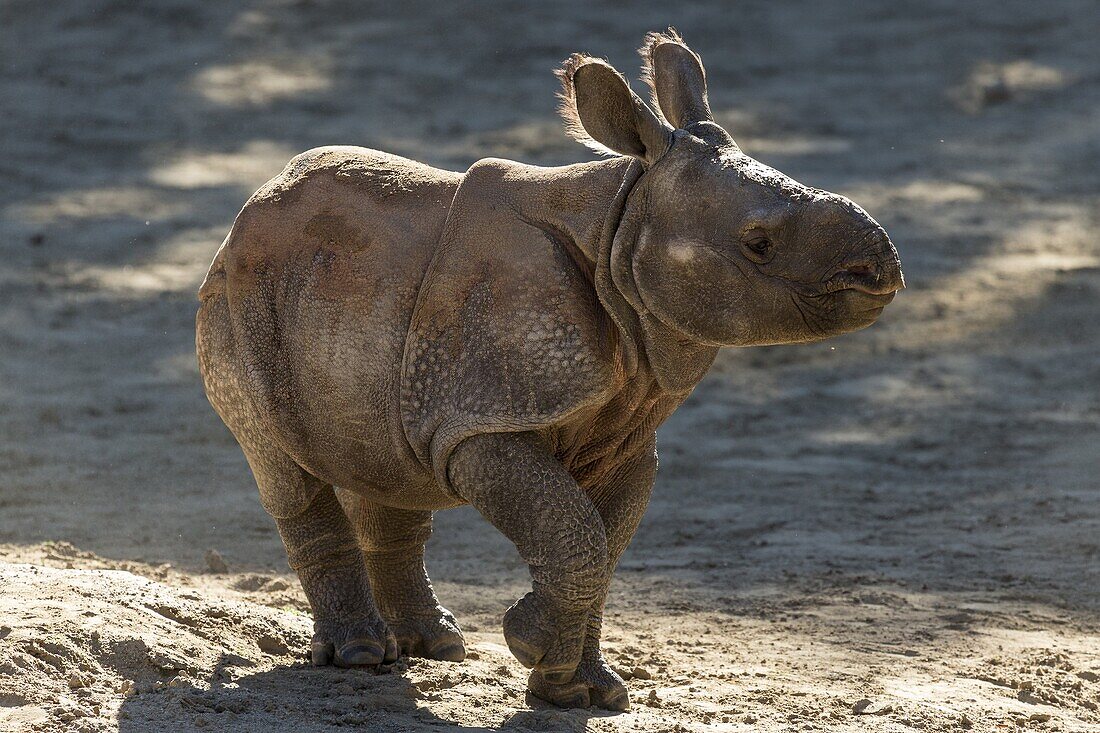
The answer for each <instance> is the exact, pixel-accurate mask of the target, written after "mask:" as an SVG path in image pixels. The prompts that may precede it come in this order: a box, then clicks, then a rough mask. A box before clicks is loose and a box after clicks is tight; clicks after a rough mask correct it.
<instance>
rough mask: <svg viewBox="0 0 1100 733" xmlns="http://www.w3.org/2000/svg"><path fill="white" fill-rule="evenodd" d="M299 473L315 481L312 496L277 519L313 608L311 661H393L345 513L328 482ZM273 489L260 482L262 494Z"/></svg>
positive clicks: (390, 639) (391, 641)
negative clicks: (294, 509) (300, 506)
mask: <svg viewBox="0 0 1100 733" xmlns="http://www.w3.org/2000/svg"><path fill="white" fill-rule="evenodd" d="M295 468H297V467H295ZM298 470H299V471H301V469H298ZM302 474H303V478H304V480H306V481H307V483H310V482H312V483H313V484H315V485H314V486H312V487H311V488H312V491H313V492H314V493H313V497H312V499H311V500H310V501H309V502H308V503H307V504H306V505H305V507H304V508H303V509H302V510H301V511H300V512H297V513H296V514H294V515H292V516H286V517H278V516H277V517H276V518H275V523H276V524H277V525H278V527H279V535H280V536H281V537H282V539H283V545H284V546H285V547H286V553H287V559H288V560H289V562H290V567H292V568H294V570H295V572H297V573H298V579H299V580H300V581H301V583H302V589H303V590H304V591H305V593H306V598H308V599H309V605H310V607H311V608H312V609H313V631H314V635H313V643H312V645H311V646H312V657H313V663H314V664H316V665H326V664H332V663H335V664H336V665H337V666H341V667H347V666H353V665H374V664H380V663H381V662H392V661H395V660H396V659H397V654H398V648H397V641H396V639H395V638H394V636H393V634H392V633H390V632H389V630H388V629H387V628H386V623H385V621H383V620H382V617H381V616H380V615H379V613H378V609H377V607H376V606H375V603H374V598H373V597H372V596H371V590H370V581H369V580H368V577H367V568H366V565H365V564H364V563H363V556H362V554H361V553H360V551H359V545H358V544H357V543H356V541H355V534H354V533H353V532H352V528H351V525H350V524H349V523H348V518H347V516H346V515H345V514H344V510H343V509H342V508H341V507H340V502H339V501H337V499H336V494H335V492H334V491H333V489H332V487H331V486H328V485H327V484H321V483H320V482H318V481H317V480H316V479H313V478H312V477H308V476H304V472H302ZM275 490H277V489H275ZM271 491H272V488H271V487H268V489H267V491H265V489H264V487H261V496H263V495H264V494H265V493H268V494H269V495H270V492H271Z"/></svg>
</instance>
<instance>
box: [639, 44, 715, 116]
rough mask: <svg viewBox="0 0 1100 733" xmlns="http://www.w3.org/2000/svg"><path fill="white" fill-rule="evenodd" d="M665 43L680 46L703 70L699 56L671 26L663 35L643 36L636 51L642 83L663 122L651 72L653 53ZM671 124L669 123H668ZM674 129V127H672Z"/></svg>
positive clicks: (662, 113)
mask: <svg viewBox="0 0 1100 733" xmlns="http://www.w3.org/2000/svg"><path fill="white" fill-rule="evenodd" d="M666 43H674V44H676V45H677V46H681V47H682V48H683V49H684V50H685V51H687V52H688V53H690V54H691V55H692V56H694V57H695V60H696V61H697V62H699V68H700V69H701V68H703V60H702V59H701V58H699V54H697V53H695V52H694V51H692V50H691V48H690V47H689V46H688V45H687V42H686V41H685V40H684V38H683V36H681V35H680V32H679V31H677V30H676V29H675V28H673V27H672V26H669V27H668V30H667V31H664V32H663V33H662V32H660V31H650V32H649V33H646V34H645V40H644V41H642V47H641V48H639V49H638V55H639V56H641V57H642V82H644V83H645V85H646V86H647V87H649V103H650V106H651V107H652V108H653V111H654V112H656V113H657V115H658V116H659V117H660V118H661V119H662V120H664V121H665V122H669V121H668V120H667V119H665V114H664V112H662V111H661V102H660V100H658V99H657V78H656V74H655V72H654V70H653V52H654V51H656V50H657V47H658V46H663V45H664V44H666ZM703 80H704V81H706V72H703ZM669 124H671V123H669ZM672 126H673V127H675V125H672Z"/></svg>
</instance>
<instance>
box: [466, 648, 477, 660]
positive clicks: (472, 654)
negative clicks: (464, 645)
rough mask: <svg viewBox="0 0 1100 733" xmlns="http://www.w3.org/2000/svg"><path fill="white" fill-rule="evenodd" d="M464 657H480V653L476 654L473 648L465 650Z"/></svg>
mask: <svg viewBox="0 0 1100 733" xmlns="http://www.w3.org/2000/svg"><path fill="white" fill-rule="evenodd" d="M466 658H467V659H481V655H480V654H478V653H477V652H476V651H474V650H473V649H470V650H469V651H467V652H466Z"/></svg>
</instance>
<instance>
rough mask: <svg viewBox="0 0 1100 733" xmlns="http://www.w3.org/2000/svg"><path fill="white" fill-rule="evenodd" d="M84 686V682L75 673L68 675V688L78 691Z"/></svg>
mask: <svg viewBox="0 0 1100 733" xmlns="http://www.w3.org/2000/svg"><path fill="white" fill-rule="evenodd" d="M83 686H84V680H83V679H82V678H81V677H80V675H78V674H77V673H76V672H73V673H72V674H71V675H69V687H71V688H73V689H74V690H77V689H80V688H81V687H83Z"/></svg>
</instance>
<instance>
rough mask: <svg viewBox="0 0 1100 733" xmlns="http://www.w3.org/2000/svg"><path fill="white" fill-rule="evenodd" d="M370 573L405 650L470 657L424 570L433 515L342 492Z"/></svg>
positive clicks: (381, 607) (414, 653)
mask: <svg viewBox="0 0 1100 733" xmlns="http://www.w3.org/2000/svg"><path fill="white" fill-rule="evenodd" d="M339 498H340V503H341V504H343V506H344V510H345V511H346V512H347V515H348V518H349V519H350V520H351V523H352V526H353V527H354V528H355V533H356V535H357V536H358V538H359V546H360V547H361V548H362V550H363V558H364V560H365V561H366V564H367V573H368V575H369V576H370V584H371V590H372V591H373V593H374V600H375V602H376V603H377V604H378V608H379V610H380V611H381V612H382V618H384V619H385V620H386V623H387V624H388V625H389V627H390V630H391V631H392V632H393V633H394V636H396V637H397V643H398V645H399V646H400V647H401V651H402V653H404V654H408V655H410V656H417V657H427V658H428V659H439V660H442V661H447V662H461V661H462V660H463V659H465V658H466V642H465V640H464V639H463V638H462V631H461V630H460V629H459V627H458V622H457V621H456V620H455V617H454V615H453V614H451V612H450V611H448V610H447V609H446V608H444V607H443V606H441V605H440V603H439V599H438V598H436V595H435V590H434V589H433V588H432V582H431V580H430V579H429V578H428V572H427V570H425V568H424V544H425V543H426V542H427V541H428V538H429V537H430V536H431V534H432V513H431V512H429V511H410V510H406V509H395V508H393V507H387V506H382V505H380V504H375V503H374V502H371V501H368V500H367V499H364V498H363V497H361V496H358V495H357V494H352V493H351V492H348V491H341V492H339Z"/></svg>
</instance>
